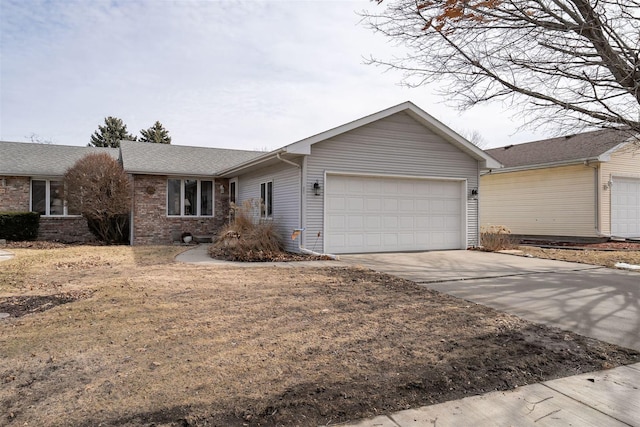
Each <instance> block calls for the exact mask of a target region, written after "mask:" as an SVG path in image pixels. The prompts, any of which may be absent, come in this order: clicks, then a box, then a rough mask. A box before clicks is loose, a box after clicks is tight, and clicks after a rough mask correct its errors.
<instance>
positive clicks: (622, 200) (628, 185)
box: [611, 177, 640, 237]
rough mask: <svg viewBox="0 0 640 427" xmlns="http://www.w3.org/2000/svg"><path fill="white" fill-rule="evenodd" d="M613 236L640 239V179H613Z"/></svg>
mask: <svg viewBox="0 0 640 427" xmlns="http://www.w3.org/2000/svg"><path fill="white" fill-rule="evenodd" d="M611 234H613V235H614V236H619V237H640V179H638V178H623V177H614V178H613V186H612V188H611Z"/></svg>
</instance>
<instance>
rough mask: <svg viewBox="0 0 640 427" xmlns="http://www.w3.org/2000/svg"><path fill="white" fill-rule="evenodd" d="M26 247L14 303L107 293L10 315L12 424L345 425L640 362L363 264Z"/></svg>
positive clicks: (0, 342) (1, 405)
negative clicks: (180, 259)
mask: <svg viewBox="0 0 640 427" xmlns="http://www.w3.org/2000/svg"><path fill="white" fill-rule="evenodd" d="M15 252H16V257H15V258H13V259H11V260H8V261H5V262H3V269H2V270H1V271H0V298H15V297H22V296H30V297H34V296H37V295H59V294H64V293H66V292H73V291H79V290H82V291H85V292H92V293H91V294H90V295H87V297H86V298H80V299H77V300H76V301H73V302H67V303H65V304H63V305H58V306H55V307H53V308H51V309H49V310H46V311H42V312H34V313H30V314H28V315H24V316H22V317H19V318H9V319H3V320H1V321H0V322H1V323H0V327H1V328H2V331H3V332H2V334H1V335H0V352H1V355H2V357H0V383H2V387H0V414H1V415H0V417H3V418H0V424H6V423H8V424H15V425H23V424H25V423H27V424H29V425H38V424H49V425H86V426H90V425H98V424H102V425H104V426H125V425H127V426H128V425H156V426H159V425H224V426H244V425H249V426H258V425H260V426H265V425H267V426H275V425H304V426H307V425H308V426H317V425H330V424H336V423H340V422H344V421H347V420H355V419H359V418H362V417H370V416H374V415H378V414H382V413H389V412H393V411H397V410H402V409H406V408H411V407H417V406H422V405H426V404H431V403H437V402H442V401H446V400H451V399H456V398H460V397H464V396H469V395H474V394H479V393H484V392H487V391H491V390H506V389H511V388H514V387H516V386H521V385H524V384H529V383H534V382H539V381H543V380H547V379H551V378H558V377H563V376H567V375H573V374H576V373H581V372H588V371H592V370H598V369H606V368H611V367H614V366H618V365H620V364H628V363H635V362H637V361H638V360H640V359H639V358H640V354H639V353H638V352H636V351H632V350H628V349H622V348H619V347H616V346H613V345H609V344H606V343H602V342H599V341H596V340H592V339H589V338H585V337H581V336H578V335H576V334H572V333H569V332H566V331H561V330H558V329H553V328H549V327H545V326H541V325H536V324H533V323H530V322H526V321H524V320H522V319H519V318H517V317H515V316H510V315H507V314H504V313H500V312H497V311H495V310H492V309H490V308H487V307H484V306H481V305H476V304H472V303H469V302H467V301H464V300H460V299H456V298H453V297H449V296H446V295H442V294H439V293H437V292H434V291H430V290H427V289H424V288H421V287H419V286H417V285H415V284H414V283H412V282H409V281H406V280H402V279H398V278H394V277H391V276H388V275H385V274H379V273H375V272H371V271H369V270H364V269H354V268H338V267H332V268H287V269H285V268H271V267H265V268H259V269H247V268H232V267H226V266H190V265H184V264H174V263H170V262H169V260H170V259H171V257H172V256H173V255H175V253H176V250H175V249H174V248H167V249H163V248H147V249H144V250H143V249H136V248H109V247H102V248H101V247H84V248H80V250H79V251H77V250H76V249H75V248H71V247H70V248H61V249H55V250H30V249H23V250H16V251H15ZM87 259H88V260H91V261H90V262H89V263H87V262H84V261H85V260H87ZM98 259H99V261H100V262H97V260H98ZM67 265H69V266H70V267H63V268H59V267H60V266H67ZM2 275H4V276H2ZM3 278H4V279H7V278H10V280H11V281H6V280H3ZM36 283H37V286H34V284H36ZM53 289H55V290H56V292H52V290H53Z"/></svg>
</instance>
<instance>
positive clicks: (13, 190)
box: [0, 176, 31, 212]
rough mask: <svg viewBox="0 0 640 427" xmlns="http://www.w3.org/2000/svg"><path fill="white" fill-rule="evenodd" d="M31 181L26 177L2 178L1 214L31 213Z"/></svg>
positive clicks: (0, 191)
mask: <svg viewBox="0 0 640 427" xmlns="http://www.w3.org/2000/svg"><path fill="white" fill-rule="evenodd" d="M30 184H31V179H30V178H29V177H24V176H0V212H29V187H30Z"/></svg>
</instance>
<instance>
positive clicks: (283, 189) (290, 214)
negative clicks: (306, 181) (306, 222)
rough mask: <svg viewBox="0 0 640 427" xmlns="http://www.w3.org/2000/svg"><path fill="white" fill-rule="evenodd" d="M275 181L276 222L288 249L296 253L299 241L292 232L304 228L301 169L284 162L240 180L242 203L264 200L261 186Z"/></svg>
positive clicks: (274, 212)
mask: <svg viewBox="0 0 640 427" xmlns="http://www.w3.org/2000/svg"><path fill="white" fill-rule="evenodd" d="M265 181H273V220H274V221H275V222H276V224H277V226H278V231H279V233H280V234H281V236H282V239H283V242H284V244H285V248H286V250H288V251H291V252H295V251H297V248H298V241H297V240H296V241H292V240H291V233H293V230H294V229H295V228H298V227H299V226H300V169H298V168H296V167H295V166H292V165H289V164H286V163H284V162H282V163H280V164H278V165H275V166H270V167H266V168H263V169H259V170H256V171H254V172H251V173H247V174H244V175H240V176H239V177H238V184H237V185H238V202H239V204H241V203H243V202H244V201H245V200H249V199H256V200H259V199H260V183H262V182H265Z"/></svg>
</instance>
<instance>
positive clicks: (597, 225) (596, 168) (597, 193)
mask: <svg viewBox="0 0 640 427" xmlns="http://www.w3.org/2000/svg"><path fill="white" fill-rule="evenodd" d="M584 165H585V166H587V167H590V168H592V169H593V173H594V177H593V180H594V185H595V203H596V206H595V222H596V223H595V230H596V235H597V236H599V237H611V235H607V234H603V233H602V231H601V230H600V171H599V169H600V168H599V163H596V165H595V166H591V165H590V164H589V161H587V160H585V161H584Z"/></svg>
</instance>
